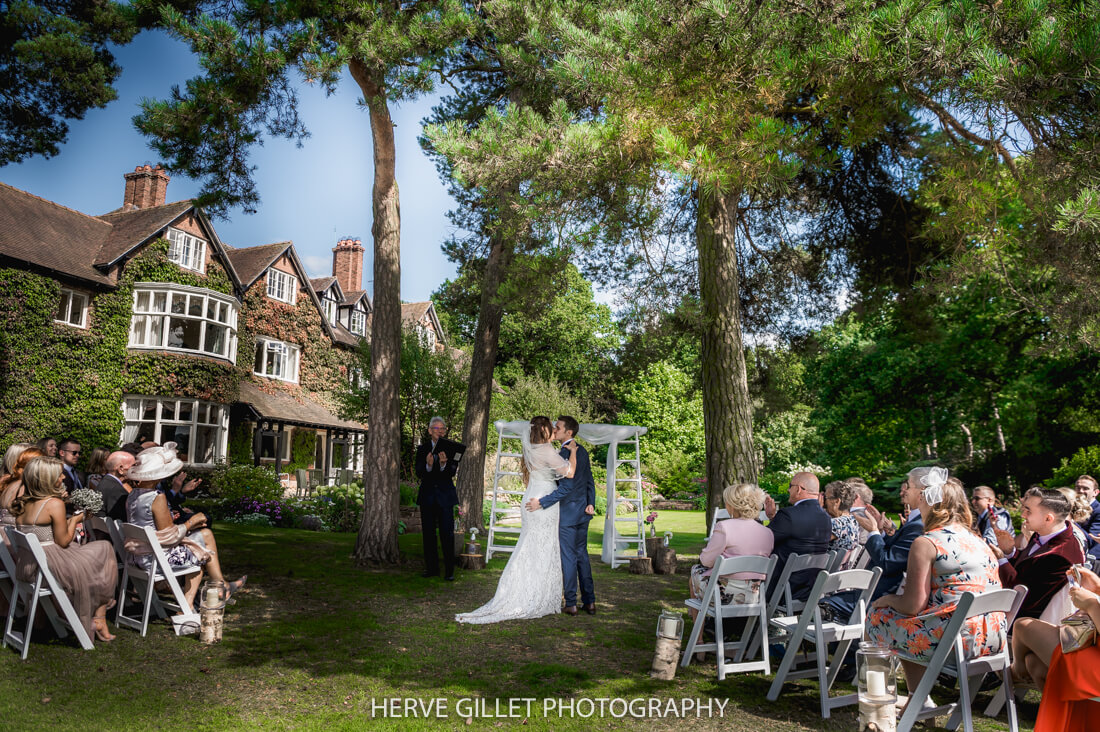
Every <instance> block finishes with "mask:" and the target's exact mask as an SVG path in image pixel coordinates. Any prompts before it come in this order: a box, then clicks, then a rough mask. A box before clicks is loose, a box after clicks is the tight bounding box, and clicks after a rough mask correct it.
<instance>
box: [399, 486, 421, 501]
mask: <svg viewBox="0 0 1100 732" xmlns="http://www.w3.org/2000/svg"><path fill="white" fill-rule="evenodd" d="M398 489H399V490H400V491H401V505H402V506H415V505H416V494H417V493H419V492H420V487H419V486H416V485H413V484H412V483H404V482H402V483H400V484H398Z"/></svg>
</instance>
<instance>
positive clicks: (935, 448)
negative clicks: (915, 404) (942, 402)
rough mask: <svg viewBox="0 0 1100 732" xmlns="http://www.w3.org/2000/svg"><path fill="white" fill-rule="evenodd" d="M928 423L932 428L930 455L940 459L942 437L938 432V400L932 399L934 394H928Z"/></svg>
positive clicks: (934, 458)
mask: <svg viewBox="0 0 1100 732" xmlns="http://www.w3.org/2000/svg"><path fill="white" fill-rule="evenodd" d="M928 425H929V427H930V428H931V430H932V447H931V449H930V450H929V452H928V457H930V458H932V459H933V460H939V458H940V438H939V435H938V434H937V433H936V402H934V401H933V400H932V396H931V395H929V396H928Z"/></svg>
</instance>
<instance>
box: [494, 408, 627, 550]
mask: <svg viewBox="0 0 1100 732" xmlns="http://www.w3.org/2000/svg"><path fill="white" fill-rule="evenodd" d="M493 425H494V426H495V427H496V430H497V458H496V470H495V471H494V474H493V497H492V504H491V506H490V510H489V539H488V542H487V545H486V548H485V559H486V561H488V560H489V559H492V558H493V554H494V553H508V552H511V551H512V549H513V548H514V546H513V544H501V543H499V540H500V539H501V538H502V536H508V535H518V534H519V531H520V530H519V527H518V526H507V525H503V524H501V522H500V520H501V518H502V517H503V516H505V515H507V514H509V513H511V512H513V511H514V508H513V507H512V506H510V505H508V504H507V499H506V498H505V496H510V495H519V496H522V495H523V491H514V490H507V487H506V485H502V484H501V478H502V477H506V476H510V475H515V476H518V475H519V474H520V473H519V471H518V470H504V469H503V468H502V467H501V460H502V459H504V458H520V457H523V453H522V448H521V447H520V441H521V440H522V436H523V434H524V433H525V432H526V431H527V430H529V429H531V423H530V422H529V421H527V420H524V419H521V420H514V421H511V422H505V421H503V420H497V421H496V422H494V423H493ZM647 431H648V428H647V427H638V426H635V425H620V424H592V423H588V422H586V423H584V424H582V425H581V427H580V432H579V433H578V435H577V437H579V438H580V439H582V440H584V441H585V442H588V443H590V444H593V445H607V446H608V447H607V462H606V468H607V486H606V490H607V512H606V514H605V515H604V532H603V551H602V552H601V555H600V558H601V559H602V560H603V562H604V563H605V564H610V565H611V566H612V567H617V566H619V565H620V564H626V563H628V562H629V561H630V558H631V557H636V556H639V554H641V555H643V556H644V554H645V523H644V521H645V497H644V495H643V493H642V452H641V437H642V435H644V434H645V433H646V432H647ZM620 445H623V446H624V447H625V452H626V453H627V454H630V453H631V452H632V453H633V457H622V458H621V457H619V446H620ZM620 467H626V468H627V470H628V471H629V473H630V475H629V476H628V477H618V473H619V468H620ZM620 485H622V487H623V489H624V490H622V491H620V490H619V486H620ZM620 493H621V494H622V495H623V496H624V497H621V498H620V497H619V496H620ZM626 502H630V503H633V504H634V506H635V511H634V512H633V513H630V514H627V515H626V516H616V515H615V507H616V506H617V505H619V504H620V503H626ZM506 506H507V507H506ZM520 510H522V508H521V509H520Z"/></svg>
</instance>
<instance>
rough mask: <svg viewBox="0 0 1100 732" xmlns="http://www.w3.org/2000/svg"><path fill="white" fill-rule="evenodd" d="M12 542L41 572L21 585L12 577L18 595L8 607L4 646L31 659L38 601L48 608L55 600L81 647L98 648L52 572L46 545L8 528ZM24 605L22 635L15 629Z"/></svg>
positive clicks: (15, 577) (21, 656) (33, 537)
mask: <svg viewBox="0 0 1100 732" xmlns="http://www.w3.org/2000/svg"><path fill="white" fill-rule="evenodd" d="M8 539H9V540H10V541H11V545H12V548H13V549H14V550H15V552H16V553H20V552H27V553H28V554H30V555H31V557H32V558H33V559H34V563H35V564H36V565H38V569H37V571H36V572H35V573H34V581H33V582H21V581H20V580H19V575H18V574H15V573H13V574H12V580H13V583H12V584H13V587H14V591H13V593H12V600H11V602H10V603H9V604H8V621H7V623H6V624H5V626H4V645H11V646H13V647H14V648H16V649H17V650H18V651H19V652H20V658H22V659H23V660H24V661H25V660H26V659H27V653H29V652H30V648H31V634H32V633H33V632H34V616H35V614H36V612H37V611H38V601H39V600H40V599H42V600H43V606H44V607H46V606H47V603H49V602H50V601H51V600H52V601H53V604H54V605H55V606H56V607H57V609H58V610H59V611H60V612H61V616H62V618H64V621H65V623H67V624H68V626H69V627H70V628H71V629H72V631H73V635H75V636H76V639H77V641H78V642H79V643H80V647H81V648H83V649H84V650H86V651H90V650H92V648H93V647H94V646H92V639H91V638H89V637H88V633H87V631H85V630H84V625H83V623H81V622H80V618H79V617H78V616H77V614H76V610H74V609H73V604H72V603H71V602H69V596H68V595H66V594H65V589H64V588H63V587H62V586H61V585H60V584H59V583H58V581H57V580H56V579H55V578H54V576H53V574H52V573H51V572H50V568H49V565H48V563H47V562H46V553H45V552H44V551H42V545H41V544H40V543H39V541H38V537H37V536H35V535H34V534H24V533H23V532H21V531H17V530H15V529H13V528H11V527H8ZM20 602H22V603H23V606H24V607H26V608H27V613H26V618H27V624H26V626H25V627H24V628H23V632H22V633H20V632H18V631H16V630H15V629H14V628H13V626H14V624H15V616H16V606H17V605H19V603H20ZM47 614H49V612H47ZM56 627H57V626H56V625H55V628H56ZM58 635H60V636H62V637H64V636H65V635H67V633H64V632H61V633H59V634H58Z"/></svg>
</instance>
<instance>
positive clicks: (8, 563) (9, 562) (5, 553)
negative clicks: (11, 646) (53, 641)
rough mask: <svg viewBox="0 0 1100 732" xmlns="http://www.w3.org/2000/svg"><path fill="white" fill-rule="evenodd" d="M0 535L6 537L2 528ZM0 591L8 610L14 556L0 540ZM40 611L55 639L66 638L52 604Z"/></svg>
mask: <svg viewBox="0 0 1100 732" xmlns="http://www.w3.org/2000/svg"><path fill="white" fill-rule="evenodd" d="M0 534H2V535H0V539H2V538H3V536H7V533H6V532H4V529H3V528H0ZM0 591H2V592H3V593H4V598H5V599H6V600H7V601H8V603H9V608H10V607H11V604H12V603H13V602H15V601H14V600H13V599H12V598H14V597H16V595H15V556H14V555H12V553H11V551H10V550H9V549H8V545H7V544H5V543H4V541H2V540H0ZM16 604H18V603H16ZM42 609H43V610H44V611H45V613H46V617H47V618H48V619H49V621H50V625H51V626H53V629H54V632H55V633H57V637H58V638H64V637H65V636H67V635H68V634H69V631H68V630H66V629H65V623H63V622H62V621H61V618H59V617H58V616H57V611H56V610H54V607H53V603H52V602H50V601H49V600H46V601H45V602H43V603H42ZM16 617H21V616H20V615H19V610H18V607H16ZM0 645H3V646H4V647H5V648H6V647H7V645H8V644H7V641H3V642H2V643H0Z"/></svg>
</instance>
